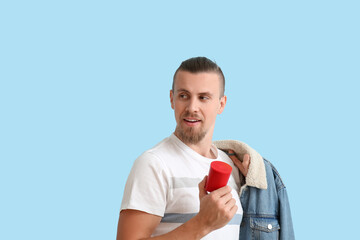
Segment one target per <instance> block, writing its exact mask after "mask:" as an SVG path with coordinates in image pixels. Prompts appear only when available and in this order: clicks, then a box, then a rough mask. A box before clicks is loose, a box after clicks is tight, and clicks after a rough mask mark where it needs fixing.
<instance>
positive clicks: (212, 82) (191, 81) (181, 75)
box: [174, 71, 220, 94]
mask: <svg viewBox="0 0 360 240" xmlns="http://www.w3.org/2000/svg"><path fill="white" fill-rule="evenodd" d="M179 89H185V90H187V91H189V92H193V93H200V92H210V93H214V94H215V93H219V90H220V77H219V75H218V74H217V73H215V72H199V73H191V72H187V71H179V72H178V73H177V74H176V77H175V82H174V91H175V92H176V91H178V90H179Z"/></svg>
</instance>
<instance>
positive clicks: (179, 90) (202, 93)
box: [175, 88, 213, 97]
mask: <svg viewBox="0 0 360 240" xmlns="http://www.w3.org/2000/svg"><path fill="white" fill-rule="evenodd" d="M175 91H176V92H186V93H190V92H189V91H188V90H186V89H184V88H179V89H176V90H175ZM198 95H209V96H210V97H212V96H213V94H212V93H210V92H201V93H199V94H198Z"/></svg>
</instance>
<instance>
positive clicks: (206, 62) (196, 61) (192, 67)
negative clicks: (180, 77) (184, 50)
mask: <svg viewBox="0 0 360 240" xmlns="http://www.w3.org/2000/svg"><path fill="white" fill-rule="evenodd" d="M179 71H186V72H191V73H199V72H215V73H217V74H218V75H219V77H220V82H221V83H222V84H221V85H222V89H221V90H220V97H222V96H224V93H225V77H224V74H223V72H222V71H221V68H220V67H219V66H218V65H217V64H216V63H215V62H213V61H211V60H210V59H208V58H206V57H194V58H189V59H187V60H185V61H183V62H182V63H181V64H180V66H179V68H178V69H177V70H176V72H175V74H174V77H173V83H172V91H174V85H175V78H176V74H177V73H178V72H179Z"/></svg>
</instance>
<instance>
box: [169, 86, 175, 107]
mask: <svg viewBox="0 0 360 240" xmlns="http://www.w3.org/2000/svg"><path fill="white" fill-rule="evenodd" d="M170 103H171V108H172V109H174V93H173V91H172V90H170Z"/></svg>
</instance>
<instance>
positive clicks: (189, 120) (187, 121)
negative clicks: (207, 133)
mask: <svg viewBox="0 0 360 240" xmlns="http://www.w3.org/2000/svg"><path fill="white" fill-rule="evenodd" d="M184 122H185V124H186V125H188V126H191V127H192V126H196V125H197V124H199V123H200V122H201V120H200V119H196V118H184Z"/></svg>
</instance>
